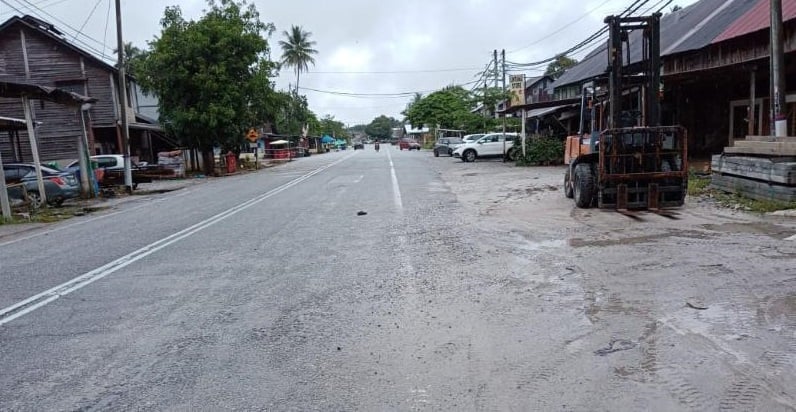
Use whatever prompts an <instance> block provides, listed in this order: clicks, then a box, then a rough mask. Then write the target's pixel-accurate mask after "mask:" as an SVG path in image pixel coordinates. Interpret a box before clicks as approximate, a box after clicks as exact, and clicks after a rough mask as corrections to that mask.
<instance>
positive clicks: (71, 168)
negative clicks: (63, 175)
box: [64, 154, 159, 188]
mask: <svg viewBox="0 0 796 412" xmlns="http://www.w3.org/2000/svg"><path fill="white" fill-rule="evenodd" d="M91 160H92V161H93V162H96V163H97V167H99V168H102V169H104V170H105V172H104V173H103V177H102V181H101V182H99V183H100V185H102V186H120V185H124V155H120V154H103V155H96V156H91ZM130 168H131V170H132V175H133V188H136V187H138V184H139V183H150V182H152V173H153V172H155V171H156V170H158V169H159V167H158V166H157V165H149V164H147V163H132V164H131V165H130ZM64 170H65V171H67V172H72V173H75V174H77V173H78V171H79V170H80V163H79V161H77V160H75V161H74V162H72V163H70V164H69V165H67V166H66V168H65V169H64ZM155 174H157V173H155Z"/></svg>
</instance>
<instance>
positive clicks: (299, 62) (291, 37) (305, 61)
mask: <svg viewBox="0 0 796 412" xmlns="http://www.w3.org/2000/svg"><path fill="white" fill-rule="evenodd" d="M282 34H283V35H284V36H285V40H280V41H279V45H280V46H282V64H284V65H286V66H288V67H292V68H293V70H295V72H296V90H298V88H299V79H300V77H301V72H306V71H307V70H309V65H310V64H312V65H313V66H314V65H315V58H314V57H312V56H313V55H314V54H318V51H317V50H315V49H313V48H312V47H313V46H315V42H314V41H312V40H310V36H311V35H312V33H310V32H307V31H304V30H303V29H302V28H301V26H292V27H291V28H290V31H289V32H288V31H287V30H286V31H283V32H282Z"/></svg>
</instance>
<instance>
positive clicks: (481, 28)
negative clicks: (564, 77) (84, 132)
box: [0, 0, 696, 125]
mask: <svg viewBox="0 0 796 412" xmlns="http://www.w3.org/2000/svg"><path fill="white" fill-rule="evenodd" d="M666 1H667V0H650V1H649V2H648V4H647V6H645V7H643V8H642V9H641V10H640V11H641V12H644V11H646V10H647V9H648V8H651V7H652V6H654V5H657V6H656V7H654V8H655V9H657V8H660V5H663V4H665V3H666ZM695 1H696V0H674V2H673V3H672V4H671V5H670V6H668V7H667V11H668V9H670V8H671V6H673V5H675V4H677V5H680V6H683V7H684V6H687V5H689V4H692V3H694V2H695ZM122 3H124V4H123V5H122V13H123V23H122V27H123V28H124V37H125V41H129V42H132V43H133V44H135V45H136V46H138V47H141V48H146V47H147V46H146V42H147V41H148V40H152V38H153V37H154V36H156V35H158V34H159V32H160V26H159V22H160V18H161V17H162V16H163V10H164V8H165V7H166V6H167V5H178V6H180V8H181V9H182V11H183V14H184V16H185V17H186V18H188V19H198V18H199V17H200V16H201V15H202V11H203V10H204V9H205V8H206V5H207V2H206V1H205V0H134V1H133V0H122ZM249 3H252V0H249ZM253 3H254V4H255V5H256V7H257V9H258V10H259V11H260V15H261V19H262V20H263V21H264V22H271V23H274V25H276V28H277V31H276V32H275V33H274V35H273V36H272V38H271V39H270V44H271V45H272V50H273V52H272V53H273V56H274V58H278V57H279V56H280V55H281V50H279V48H278V45H277V41H278V40H279V39H281V38H282V31H283V30H287V29H289V28H290V26H291V25H300V26H302V27H303V28H304V29H305V30H306V31H309V32H311V33H312V39H314V40H315V41H316V42H317V44H316V49H317V50H318V52H319V53H318V55H317V56H316V64H315V66H314V67H311V69H310V72H309V73H304V74H302V78H301V87H302V88H304V87H307V88H312V89H316V90H321V91H327V92H329V91H330V92H344V93H361V94H389V93H401V92H423V93H424V94H425V93H427V92H430V91H433V90H436V89H439V88H441V87H443V86H445V85H448V84H466V83H469V82H473V81H474V80H477V78H478V76H477V73H478V72H479V71H481V70H482V69H483V67H484V66H485V65H486V64H487V63H488V62H489V61H490V59H491V58H492V50H494V49H506V51H507V60H509V61H513V62H530V61H536V60H541V59H544V58H547V57H550V56H553V55H555V54H556V53H559V52H561V51H563V50H566V49H567V48H569V47H571V46H572V45H574V44H576V43H578V42H580V41H581V40H583V39H584V38H586V37H587V36H588V35H590V34H592V33H594V32H595V31H597V30H599V29H600V28H601V27H603V18H604V17H605V16H606V15H609V14H616V13H619V12H621V11H622V10H624V9H625V8H626V7H628V6H629V5H630V4H631V3H633V1H632V0H554V1H553V0H535V1H527V0H524V1H523V0H382V1H374V0H334V1H330V0H289V1H273V0H272V1H265V0H254V1H253ZM112 4H113V0H0V19H2V20H3V21H4V20H6V19H7V18H9V17H10V16H11V15H13V14H19V12H18V11H17V10H15V9H14V8H16V9H18V10H19V11H21V12H23V13H26V14H33V15H35V16H37V17H39V18H42V19H44V20H48V21H50V22H51V23H53V24H55V26H56V27H57V28H59V29H61V30H62V31H63V32H65V33H67V35H68V38H69V40H73V39H74V43H76V44H77V45H78V46H81V47H83V48H86V49H89V50H90V51H92V52H93V53H94V54H97V55H99V54H101V53H103V52H104V53H105V54H106V56H109V55H110V54H111V52H112V50H113V49H114V48H115V44H116V37H115V36H116V32H115V30H116V24H115V19H114V15H113V8H112ZM81 29H82V31H81V34H79V35H77V36H76V38H75V37H74V36H75V34H76V33H77V32H78V31H80V30H81ZM587 51H588V49H585V50H583V51H581V52H579V53H577V54H575V56H574V57H576V58H579V57H582V55H584V54H585V53H586V52H587ZM543 69H544V68H543V67H542V68H541V69H540V70H542V71H543ZM352 72H353V73H352ZM525 73H526V74H528V75H537V74H539V72H538V71H533V70H529V71H526V72H525ZM276 83H277V87H278V88H283V89H287V87H288V85H289V84H291V83H293V84H295V76H294V74H293V73H292V72H291V71H290V70H289V69H285V70H283V71H282V72H281V73H280V75H279V78H278V79H276ZM467 87H468V88H470V87H472V86H470V85H468V86H467ZM303 93H304V94H306V95H307V97H308V99H309V103H310V108H311V109H312V110H313V111H314V112H315V113H317V114H318V115H319V117H320V116H323V115H326V114H331V115H333V116H335V118H336V119H338V120H341V121H343V122H345V123H348V124H350V125H354V124H358V123H369V122H370V121H371V120H372V119H373V118H374V117H376V116H378V115H380V114H385V115H388V116H393V117H396V118H399V119H400V118H401V115H400V112H401V111H402V110H403V109H404V107H405V106H406V103H407V102H408V101H409V98H408V97H399V98H395V97H387V96H360V97H346V96H339V95H333V94H328V93H321V92H317V91H310V90H303Z"/></svg>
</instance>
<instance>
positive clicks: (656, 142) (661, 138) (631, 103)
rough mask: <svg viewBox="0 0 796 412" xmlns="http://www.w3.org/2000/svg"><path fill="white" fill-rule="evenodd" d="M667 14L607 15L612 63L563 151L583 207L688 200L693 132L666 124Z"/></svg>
mask: <svg viewBox="0 0 796 412" xmlns="http://www.w3.org/2000/svg"><path fill="white" fill-rule="evenodd" d="M660 17H661V15H660V13H655V14H653V15H651V16H640V17H617V16H609V17H607V18H606V19H605V22H606V24H607V25H608V29H609V40H608V69H607V70H606V73H605V74H604V75H603V76H600V77H598V78H596V79H595V80H593V81H591V82H589V83H587V84H585V85H584V87H583V89H582V91H583V93H582V95H581V115H580V127H579V130H578V134H577V135H574V136H569V137H567V141H566V149H565V150H566V151H565V153H564V163H565V164H567V165H568V168H567V171H566V175H565V176H564V189H565V190H564V193H565V194H566V196H567V197H568V198H574V200H575V204H576V205H577V206H578V207H580V208H589V207H593V206H597V207H599V208H606V209H616V210H619V211H628V210H639V209H642V210H650V211H659V210H660V209H664V208H672V207H680V206H682V205H683V203H684V201H685V194H686V191H687V187H688V165H687V158H688V157H687V147H688V144H687V136H686V131H685V129H684V128H682V127H680V126H662V125H661V108H660V99H661V97H662V94H663V88H662V84H661V76H660V71H661V60H660ZM631 41H632V42H639V43H641V47H637V48H636V49H637V50H638V51H640V52H641V55H640V56H634V55H633V54H631V51H630V42H631ZM635 51H636V50H634V52H635Z"/></svg>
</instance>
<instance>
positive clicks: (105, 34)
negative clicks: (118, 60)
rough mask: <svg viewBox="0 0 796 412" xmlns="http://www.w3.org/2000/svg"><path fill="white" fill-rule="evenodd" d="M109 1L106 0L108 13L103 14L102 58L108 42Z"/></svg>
mask: <svg viewBox="0 0 796 412" xmlns="http://www.w3.org/2000/svg"><path fill="white" fill-rule="evenodd" d="M111 1H113V0H108V13H107V14H106V15H105V33H104V34H103V36H102V58H103V59H104V58H105V50H107V49H106V48H105V45H106V44H107V42H108V22H109V21H110V20H111Z"/></svg>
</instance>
